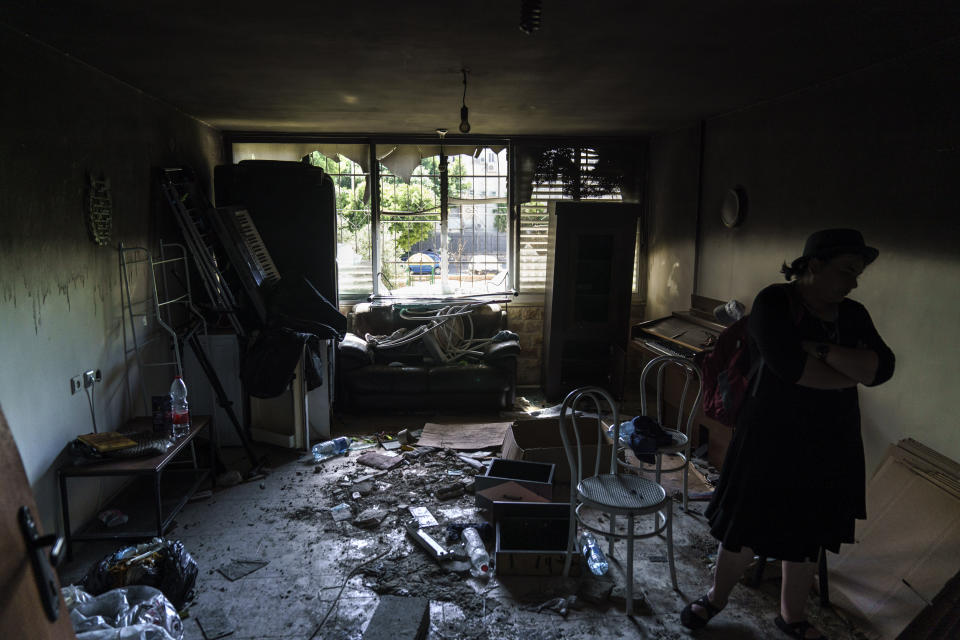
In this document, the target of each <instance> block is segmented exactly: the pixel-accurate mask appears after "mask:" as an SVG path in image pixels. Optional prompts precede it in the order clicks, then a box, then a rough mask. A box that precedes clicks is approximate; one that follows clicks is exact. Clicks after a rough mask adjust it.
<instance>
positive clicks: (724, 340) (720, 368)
mask: <svg viewBox="0 0 960 640" xmlns="http://www.w3.org/2000/svg"><path fill="white" fill-rule="evenodd" d="M747 322H748V317H747V316H744V317H742V318H740V319H739V320H737V321H736V322H734V323H733V324H732V325H730V326H729V327H727V328H726V329H724V330H723V332H722V333H721V334H720V335H719V336H718V337H717V344H716V346H714V348H713V351H709V352H707V351H705V352H702V353H701V357H700V358H699V360H700V361H699V362H698V364H699V365H700V371H701V372H702V373H703V412H704V414H706V415H707V416H709V417H711V418H713V419H714V420H718V421H720V422H722V423H723V424H725V425H727V426H731V427H732V426H734V425H735V424H736V422H737V416H738V415H739V413H740V407H741V406H743V400H744V398H746V397H747V391H748V389H749V387H750V381H751V378H752V377H753V375H754V374H755V373H756V370H757V369H759V366H756V367H751V366H750V347H749V341H750V334H749V332H748V331H747Z"/></svg>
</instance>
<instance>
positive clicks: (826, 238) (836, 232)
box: [803, 229, 880, 264]
mask: <svg viewBox="0 0 960 640" xmlns="http://www.w3.org/2000/svg"><path fill="white" fill-rule="evenodd" d="M828 253H829V254H832V255H840V254H842V253H855V254H857V255H860V256H863V262H864V264H870V263H871V262H873V261H874V260H876V259H877V256H878V255H880V251H878V250H877V249H875V248H874V247H868V246H867V244H866V243H865V242H864V241H863V234H861V233H860V232H859V231H857V230H856V229H822V230H820V231H817V232H814V233H812V234H810V237H809V238H807V243H806V244H805V245H803V257H804V258H817V257H820V256H823V255H824V254H828Z"/></svg>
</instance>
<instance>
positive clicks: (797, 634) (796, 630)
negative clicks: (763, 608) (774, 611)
mask: <svg viewBox="0 0 960 640" xmlns="http://www.w3.org/2000/svg"><path fill="white" fill-rule="evenodd" d="M773 622H774V624H776V625H777V628H779V629H780V631H783V632H784V633H785V634H787V635H788V636H790V637H791V638H800V640H827V636H825V635H823V634H822V633H821V634H820V635H819V636H816V637H813V638H808V637H807V631H809V630H810V629H813V625H812V624H810V623H809V622H807V621H806V620H801V621H800V622H787V621H786V620H784V619H783V618H782V617H781V616H777V617H776V618H774V619H773ZM818 633H819V632H818Z"/></svg>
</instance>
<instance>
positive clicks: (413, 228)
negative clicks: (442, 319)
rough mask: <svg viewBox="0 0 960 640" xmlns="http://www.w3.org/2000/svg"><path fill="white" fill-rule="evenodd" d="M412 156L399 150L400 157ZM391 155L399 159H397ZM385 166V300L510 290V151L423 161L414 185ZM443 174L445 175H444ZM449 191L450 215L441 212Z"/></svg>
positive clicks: (382, 246) (411, 179)
mask: <svg viewBox="0 0 960 640" xmlns="http://www.w3.org/2000/svg"><path fill="white" fill-rule="evenodd" d="M408 151H411V150H409V149H403V148H398V149H397V150H395V151H394V152H393V153H404V152H408ZM391 155H392V154H391ZM389 164H390V157H389V156H387V157H385V158H384V163H382V164H381V165H380V224H379V229H378V234H379V238H380V272H379V275H380V293H381V294H385V295H394V296H409V295H415V296H441V295H477V294H494V293H497V292H503V291H506V289H507V287H508V286H509V284H510V283H509V278H508V264H509V255H508V247H509V246H510V244H509V241H508V237H509V230H508V215H507V151H506V149H502V150H500V151H499V152H497V151H495V150H493V149H489V148H482V149H479V150H478V152H477V153H476V154H475V155H468V154H457V155H449V156H446V167H442V166H441V157H440V156H439V155H433V156H427V157H423V158H421V159H420V163H419V164H418V165H417V166H416V167H415V168H414V170H413V172H412V173H411V174H410V176H409V178H408V179H405V178H404V176H402V175H398V173H399V172H398V171H394V170H391V169H390V168H389V166H388V165H389ZM444 171H445V173H446V175H444ZM444 189H446V200H447V209H446V215H444V211H443V210H442V207H441V205H442V202H443V195H444Z"/></svg>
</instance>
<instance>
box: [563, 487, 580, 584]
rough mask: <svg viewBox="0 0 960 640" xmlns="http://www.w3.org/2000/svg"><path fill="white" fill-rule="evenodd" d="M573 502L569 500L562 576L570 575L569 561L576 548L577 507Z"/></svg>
mask: <svg viewBox="0 0 960 640" xmlns="http://www.w3.org/2000/svg"><path fill="white" fill-rule="evenodd" d="M574 505H575V502H574V501H573V500H571V501H570V527H569V528H568V530H567V557H566V558H564V560H563V577H564V578H566V577H567V576H569V575H570V563H571V561H572V560H573V550H574V549H575V548H576V540H575V538H576V536H577V508H576V507H575V506H574Z"/></svg>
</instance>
